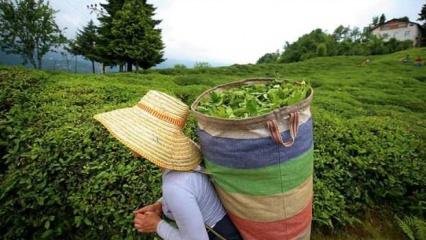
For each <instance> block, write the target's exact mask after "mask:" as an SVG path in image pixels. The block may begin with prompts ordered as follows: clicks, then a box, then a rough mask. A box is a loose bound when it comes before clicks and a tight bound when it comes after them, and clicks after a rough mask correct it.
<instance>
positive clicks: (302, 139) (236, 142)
mask: <svg viewBox="0 0 426 240" xmlns="http://www.w3.org/2000/svg"><path fill="white" fill-rule="evenodd" d="M197 133H198V137H199V140H200V145H201V151H202V153H203V155H204V156H205V157H206V158H207V159H209V160H210V161H212V162H214V163H216V164H219V165H222V166H225V167H230V168H242V169H249V168H261V167H266V166H271V165H274V164H278V163H283V162H285V161H288V160H289V159H292V158H294V157H297V156H298V155H300V154H302V153H304V152H306V151H307V150H309V149H310V148H311V147H312V145H313V140H312V134H313V132H312V118H310V119H309V120H308V121H306V122H305V123H303V124H302V125H300V126H299V131H298V133H297V136H296V140H295V142H294V144H293V146H291V147H284V146H281V145H277V144H276V143H275V142H274V141H273V140H272V137H266V138H257V139H234V138H222V137H215V136H211V135H210V134H208V133H207V132H205V131H203V130H201V129H199V130H198V132H197ZM281 136H282V137H283V140H284V141H285V140H286V139H289V138H290V131H285V132H282V133H281Z"/></svg>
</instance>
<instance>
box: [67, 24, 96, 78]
mask: <svg viewBox="0 0 426 240" xmlns="http://www.w3.org/2000/svg"><path fill="white" fill-rule="evenodd" d="M98 41H99V36H98V32H97V28H96V26H95V24H94V23H93V21H92V20H90V21H89V23H88V24H87V26H85V27H84V28H83V30H79V31H78V33H77V36H76V38H75V40H74V41H72V42H71V43H70V44H69V48H68V50H69V52H71V53H73V54H74V55H82V56H84V57H85V58H86V59H88V60H90V61H91V62H92V72H93V73H95V61H97V60H98V59H99V57H98V53H97V51H96V44H97V42H98Z"/></svg>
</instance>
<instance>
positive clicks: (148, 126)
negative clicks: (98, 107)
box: [94, 90, 201, 171]
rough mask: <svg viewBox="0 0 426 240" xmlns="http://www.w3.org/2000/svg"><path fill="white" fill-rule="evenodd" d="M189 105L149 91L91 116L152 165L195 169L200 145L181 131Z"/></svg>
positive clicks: (185, 169)
mask: <svg viewBox="0 0 426 240" xmlns="http://www.w3.org/2000/svg"><path fill="white" fill-rule="evenodd" d="M188 114H189V107H188V106H187V105H186V104H184V103H183V102H181V101H180V100H179V99H177V98H175V97H172V96H169V95H167V94H165V93H162V92H158V91H152V90H151V91H149V92H148V93H147V94H146V95H145V96H143V97H142V99H141V100H140V101H139V103H138V104H137V105H135V106H133V107H130V108H122V109H117V110H114V111H110V112H106V113H100V114H97V115H95V116H94V118H95V119H96V120H98V121H99V122H101V123H102V124H103V125H104V126H105V127H106V128H107V129H108V130H109V131H110V132H111V134H112V135H113V136H114V137H115V138H117V139H118V140H119V141H120V142H122V143H123V144H124V145H126V146H127V147H129V148H130V149H131V150H133V151H134V152H136V153H137V154H139V155H141V156H142V157H143V158H145V159H147V160H149V161H151V162H152V163H154V164H155V165H157V166H159V167H162V168H166V169H173V170H179V171H187V170H191V169H194V168H195V167H197V166H198V164H199V163H200V161H201V154H200V150H199V147H198V146H197V144H195V143H194V142H193V141H192V140H191V139H189V138H188V137H186V136H185V135H184V133H183V131H182V128H183V126H184V125H185V122H186V118H187V116H188Z"/></svg>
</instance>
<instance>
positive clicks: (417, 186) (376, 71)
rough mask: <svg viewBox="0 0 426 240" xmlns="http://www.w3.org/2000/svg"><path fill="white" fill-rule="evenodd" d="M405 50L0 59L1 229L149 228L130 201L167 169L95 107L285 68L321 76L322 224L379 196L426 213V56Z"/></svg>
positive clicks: (17, 234)
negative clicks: (100, 69) (239, 57)
mask: <svg viewBox="0 0 426 240" xmlns="http://www.w3.org/2000/svg"><path fill="white" fill-rule="evenodd" d="M406 54H410V55H413V56H414V55H421V56H422V58H426V56H424V49H412V50H410V51H404V52H400V53H395V54H392V55H386V56H379V57H371V64H370V65H367V66H361V65H360V63H361V62H362V61H363V60H364V58H363V57H333V58H319V59H311V60H309V61H306V62H301V63H296V64H281V65H280V64H262V65H235V66H230V67H221V68H208V69H204V70H205V73H200V72H198V70H191V69H182V70H181V72H179V73H174V72H173V71H175V69H170V70H158V71H156V70H149V71H146V72H144V73H142V74H134V73H120V74H106V75H91V74H69V73H54V72H40V71H34V70H25V69H22V68H12V67H2V66H0V87H1V88H0V100H1V102H0V117H1V118H0V154H1V155H0V159H1V162H0V233H1V238H2V239H152V238H153V237H154V235H143V236H142V235H139V234H138V233H137V232H136V231H135V230H134V229H133V226H132V217H133V214H132V210H133V209H135V208H136V207H137V206H138V205H139V204H147V203H150V202H152V201H155V200H156V199H157V198H158V197H159V196H160V194H161V193H160V184H161V178H160V172H159V171H158V169H157V168H156V167H155V166H153V165H152V164H150V163H149V162H147V161H144V160H142V159H137V158H134V157H133V156H132V154H131V153H130V152H129V151H128V149H126V148H125V147H124V146H123V145H122V144H120V143H119V142H118V141H116V140H115V139H114V138H113V137H111V135H110V134H108V132H107V131H106V130H105V129H104V128H103V127H102V126H101V125H100V124H99V123H97V122H96V121H95V120H94V119H93V118H92V117H93V115H94V114H96V113H99V112H104V111H108V110H112V109H116V108H121V107H127V106H131V105H133V104H135V103H136V102H137V101H138V100H139V99H140V97H142V96H143V95H144V94H145V93H146V92H147V91H148V90H149V89H155V90H160V91H165V92H167V93H170V94H173V95H175V96H177V97H179V98H181V99H182V100H183V101H184V102H185V103H187V104H191V103H192V102H193V101H194V99H195V98H196V97H197V96H198V95H199V94H200V93H201V92H203V91H204V90H206V89H208V88H209V87H210V86H212V85H217V84H221V83H225V82H229V81H231V80H238V79H243V78H252V77H257V76H277V75H279V76H280V77H285V78H289V79H295V80H305V79H306V80H311V81H310V82H312V85H313V86H314V101H313V106H312V111H313V117H314V141H315V162H314V165H315V166H314V167H315V169H314V190H315V196H314V228H315V229H332V228H335V229H342V228H340V227H343V226H347V225H350V224H357V223H358V222H360V221H363V215H364V212H365V211H367V210H368V209H371V208H372V209H380V210H383V209H389V210H391V211H392V213H394V214H396V215H398V216H403V215H413V216H417V217H419V218H423V219H424V214H425V212H424V210H425V202H426V194H425V189H426V187H425V186H426V182H425V178H426V177H425V174H424V172H426V166H425V161H424V160H425V159H426V156H425V149H426V146H425V139H426V129H425V127H424V126H426V113H425V112H424V111H425V109H426V108H425V104H424V103H425V102H426V97H425V95H424V92H425V90H426V86H425V82H424V81H423V80H422V79H423V78H422V76H426V68H415V67H414V66H411V65H404V64H401V63H400V62H399V61H398V59H400V58H401V57H403V56H405V55H406ZM422 54H423V55H422ZM384 69H385V70H386V71H384ZM194 76H195V77H194ZM179 77H180V79H183V80H177V79H178V78H179ZM190 79H193V80H190ZM199 79H203V80H202V81H201V80H199ZM179 81H183V82H185V83H188V82H190V81H194V83H196V84H182V86H181V85H178V84H177V82H179ZM197 81H201V82H200V83H201V84H200V83H198V82H197ZM398 99H400V100H401V101H398ZM195 129H196V121H195V119H194V118H193V117H190V118H189V120H188V123H187V125H186V127H185V129H184V131H185V133H186V134H187V135H188V136H190V137H191V138H193V139H194V140H196V135H195Z"/></svg>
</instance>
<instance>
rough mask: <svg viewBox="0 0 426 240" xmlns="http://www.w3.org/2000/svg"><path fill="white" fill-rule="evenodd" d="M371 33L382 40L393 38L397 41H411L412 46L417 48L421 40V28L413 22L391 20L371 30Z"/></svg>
mask: <svg viewBox="0 0 426 240" xmlns="http://www.w3.org/2000/svg"><path fill="white" fill-rule="evenodd" d="M372 33H373V34H374V35H376V36H378V37H382V38H383V39H384V40H389V39H391V38H395V39H396V40H399V41H405V40H411V41H413V46H419V44H420V42H421V39H422V27H421V26H420V25H419V24H418V23H415V22H410V21H404V20H401V19H392V20H389V21H387V22H385V23H384V24H382V25H379V26H377V27H375V28H373V29H372Z"/></svg>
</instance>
